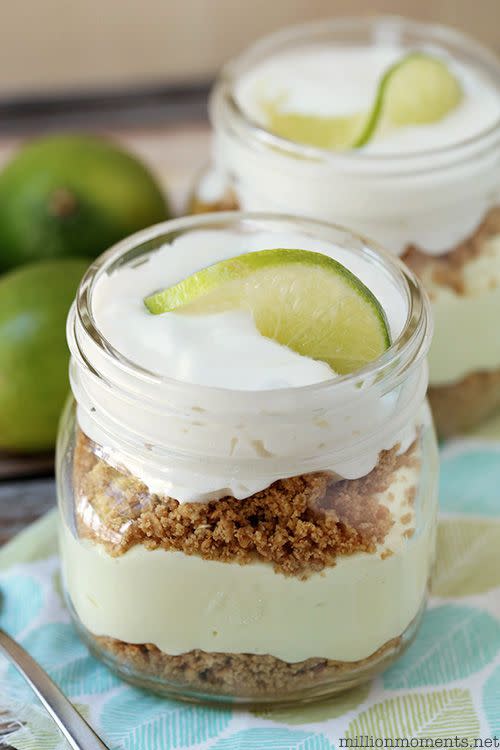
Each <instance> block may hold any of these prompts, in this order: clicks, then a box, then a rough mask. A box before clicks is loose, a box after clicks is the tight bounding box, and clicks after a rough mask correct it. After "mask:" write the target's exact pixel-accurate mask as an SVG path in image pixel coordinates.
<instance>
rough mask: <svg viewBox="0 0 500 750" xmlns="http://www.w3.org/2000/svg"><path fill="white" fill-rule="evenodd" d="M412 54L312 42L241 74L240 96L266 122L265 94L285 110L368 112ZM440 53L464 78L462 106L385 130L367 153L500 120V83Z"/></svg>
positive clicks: (417, 144) (401, 150)
mask: <svg viewBox="0 0 500 750" xmlns="http://www.w3.org/2000/svg"><path fill="white" fill-rule="evenodd" d="M419 51H423V50H419ZM424 51H426V52H430V53H431V54H432V53H433V52H434V51H433V50H424ZM406 54H408V50H405V49H404V48H402V47H400V46H385V45H380V46H379V45H377V46H372V47H340V46H338V47H333V46H332V47H327V46H323V45H319V44H318V45H315V46H312V45H309V46H304V47H301V48H299V49H296V50H293V51H290V52H282V53H279V54H276V55H275V56H273V57H271V58H269V59H268V60H266V61H264V62H262V63H260V64H259V65H257V66H255V67H254V68H253V69H252V70H251V71H249V72H248V73H246V74H245V75H243V76H242V77H241V79H240V80H239V81H238V84H237V87H236V97H237V99H238V102H239V104H240V106H241V107H242V109H243V110H244V111H245V112H246V114H247V115H248V116H250V117H251V118H252V119H254V120H256V121H257V122H259V123H260V124H261V125H264V126H265V125H266V121H265V113H264V112H263V110H262V107H261V102H262V99H265V100H267V101H269V100H271V101H273V100H275V99H276V98H277V97H283V100H284V101H283V107H282V109H283V110H284V111H289V112H296V113H299V114H311V115H317V116H323V117H331V116H334V117H335V116H343V115H351V114H356V113H359V112H366V111H369V110H370V108H371V106H372V104H373V101H374V98H375V94H376V91H377V86H378V83H379V81H380V79H381V77H382V76H383V74H384V73H385V71H386V70H387V69H388V68H389V67H390V66H391V65H393V64H394V63H395V62H397V61H398V60H400V59H402V58H403V57H404V56H405V55H406ZM434 54H435V55H436V56H437V57H440V58H441V59H443V61H444V62H445V63H446V64H447V65H448V66H449V68H450V70H451V71H452V72H453V73H454V75H455V76H456V77H457V79H458V80H459V81H460V83H461V86H462V89H463V94H464V95H463V99H462V101H461V103H460V104H459V106H458V107H457V108H456V109H454V110H453V111H452V112H450V113H449V114H448V115H447V116H446V117H444V118H443V119H441V120H439V121H437V122H433V123H429V124H419V125H415V126H408V127H398V128H394V129H392V130H390V131H388V132H385V133H384V135H383V136H379V137H377V138H375V139H374V140H373V141H372V142H370V143H368V144H367V145H366V146H364V147H363V151H364V152H366V153H373V154H387V155H390V154H408V153H418V152H423V151H427V150H429V149H435V148H443V147H445V146H451V145H453V144H455V143H458V142H460V141H463V140H466V139H468V138H471V137H473V136H475V135H477V134H478V133H480V132H481V131H483V130H486V129H488V128H490V127H491V126H492V125H494V123H495V122H496V121H498V119H499V118H500V93H499V91H498V89H497V88H496V87H495V85H494V84H493V83H492V82H491V81H489V80H488V79H487V78H486V77H485V76H483V75H481V74H480V73H479V72H478V71H476V70H474V69H473V68H472V67H469V66H465V65H463V64H461V63H459V62H458V61H457V60H455V59H449V58H446V56H444V53H443V52H442V51H437V52H435V53H434Z"/></svg>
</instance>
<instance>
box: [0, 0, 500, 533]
mask: <svg viewBox="0 0 500 750" xmlns="http://www.w3.org/2000/svg"><path fill="white" fill-rule="evenodd" d="M0 3H1V5H0V7H1V20H0V483H1V482H2V481H3V482H4V485H3V490H4V491H7V489H6V485H5V482H7V481H12V480H14V479H15V480H16V481H19V480H22V481H23V482H24V485H23V491H22V493H20V494H21V495H22V498H23V502H22V503H17V502H16V503H8V504H7V503H2V502H0V542H1V541H2V539H5V538H7V537H8V536H10V535H11V534H12V533H14V531H16V530H17V526H16V524H24V523H26V522H27V521H28V520H31V518H32V517H33V515H39V514H40V513H41V512H42V511H43V502H42V501H41V499H40V498H41V495H40V493H39V492H38V491H37V492H34V494H33V497H32V502H31V500H30V497H31V496H30V494H29V492H28V489H27V488H28V485H27V484H26V478H27V477H30V476H32V477H33V476H41V475H43V474H51V473H52V471H53V448H54V442H55V434H56V429H57V419H58V416H59V413H60V409H61V407H62V404H63V403H64V400H65V398H66V394H67V390H68V382H67V347H66V342H65V337H64V321H65V318H66V314H67V309H68V307H69V304H70V301H71V300H72V299H73V296H74V293H75V289H76V286H77V284H78V279H79V278H80V276H81V273H82V272H83V269H84V268H85V267H86V266H87V265H88V264H89V262H90V260H91V259H92V258H93V257H95V256H96V255H98V254H99V253H100V252H102V250H104V249H105V248H107V247H108V246H109V245H110V244H113V242H115V241H116V240H117V239H120V238H121V237H123V236H125V235H127V234H130V233H131V232H132V231H135V230H136V229H138V228H140V227H142V226H145V225H148V224H152V223H155V222H156V221H160V220H163V219H165V218H168V217H169V216H171V215H172V214H173V213H180V212H182V211H183V210H184V208H185V206H186V201H187V198H188V196H189V192H190V189H191V187H192V185H193V183H194V180H195V179H196V175H197V173H198V171H199V170H200V168H202V166H203V165H204V164H206V163H207V161H208V160H209V153H210V131H209V126H208V122H207V115H206V102H207V94H208V91H209V88H210V85H211V82H212V81H213V78H214V76H215V75H216V73H217V71H218V69H219V68H220V66H221V65H222V64H223V63H224V62H225V61H226V60H227V59H228V58H230V57H231V56H233V55H236V54H238V53H239V52H240V51H241V50H242V49H243V48H244V47H245V46H247V45H248V44H249V43H250V42H252V41H253V40H255V39H257V38H258V37H260V36H262V35H265V34H268V33H270V32H272V31H274V30H276V29H278V28H280V27H283V26H287V25H290V24H294V23H299V22H302V21H307V20H313V19H320V18H327V17H331V16H339V15H356V14H373V13H395V14H400V15H405V16H409V17H412V18H415V19H419V20H424V21H434V22H438V23H443V24H446V25H449V26H454V27H456V28H458V29H462V30H464V31H466V32H468V33H469V34H471V35H472V36H475V37H476V38H477V39H478V40H480V41H482V42H483V43H484V44H486V45H488V46H490V47H491V48H492V49H494V50H496V51H500V4H499V0H475V2H471V0H385V1H383V0H378V2H373V1H370V0H251V1H250V2H247V3H244V2H242V1H241V0H236V1H235V0H85V2H81V0H78V1H77V0H18V1H17V2H8V0H0ZM75 132H76V133H79V134H82V133H83V134H85V133H93V134H97V135H99V136H101V135H103V136H105V137H107V138H111V144H116V145H117V146H118V147H119V148H120V149H125V154H124V153H123V151H121V152H120V153H119V154H117V153H116V152H115V151H113V149H115V148H116V146H115V145H111V146H102V143H101V145H99V144H95V143H88V142H82V141H81V140H76V141H72V142H70V143H65V142H62V141H58V142H56V144H55V145H54V144H52V145H50V144H47V143H45V144H44V143H43V138H45V136H47V135H48V134H54V135H58V134H59V135H60V134H66V133H75ZM39 137H41V138H42V145H41V146H40V148H38V147H36V149H35V151H33V150H30V148H26V143H28V142H30V141H31V140H32V139H33V138H35V139H37V138H39ZM37 149H38V150H37ZM124 181H126V182H127V184H128V185H129V187H130V196H132V198H133V200H132V201H131V203H130V204H128V205H127V204H126V203H125V202H122V204H121V205H117V199H116V195H117V194H118V193H119V192H120V191H118V190H114V189H113V185H115V186H116V185H118V184H120V185H123V182H124ZM104 184H106V185H107V191H104V190H100V187H101V186H102V185H104ZM98 187H99V189H98ZM98 192H99V193H100V202H99V201H95V200H94V198H95V196H96V195H97V193H98ZM138 204H141V205H143V206H144V207H145V212H144V213H143V215H141V216H139V215H137V216H134V207H135V206H136V205H138ZM111 217H113V221H111ZM110 224H112V226H110ZM104 226H106V227H107V229H106V231H103V229H102V228H103V227H104ZM54 258H55V259H56V260H55V263H56V265H55V266H51V265H50V263H53V262H54ZM65 263H66V264H69V265H66V266H65V265H64V264H65ZM28 302H29V304H28ZM28 322H29V325H28ZM54 332H55V333H54ZM47 487H48V490H47V495H46V502H47V503H52V502H53V491H52V486H51V485H47ZM9 491H10V490H9ZM16 492H17V490H16ZM1 495H2V486H1V485H0V500H1ZM30 503H31V504H30ZM9 514H10V515H9ZM9 519H10V520H9ZM2 524H3V528H2Z"/></svg>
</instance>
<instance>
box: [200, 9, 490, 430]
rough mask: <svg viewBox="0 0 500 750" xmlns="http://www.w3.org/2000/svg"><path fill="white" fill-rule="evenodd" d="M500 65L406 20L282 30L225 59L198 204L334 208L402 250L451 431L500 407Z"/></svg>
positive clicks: (456, 38)
mask: <svg viewBox="0 0 500 750" xmlns="http://www.w3.org/2000/svg"><path fill="white" fill-rule="evenodd" d="M499 82H500V63H499V61H498V58H497V57H496V56H494V55H493V54H492V53H489V52H488V51H487V50H485V49H483V48H481V47H480V46H479V45H477V44H476V43H474V42H473V41H472V40H470V39H468V38H467V37H465V36H463V35H461V34H459V33H458V32H455V31H452V30H450V29H446V28H443V27H438V26H433V25H428V24H420V23H417V22H413V21H409V20H408V21H407V20H404V19H399V18H391V17H387V18H371V19H337V20H333V21H329V22H320V23H315V24H311V25H308V26H303V27H296V28H292V29H287V30H285V31H283V32H280V33H277V34H275V35H273V36H271V37H269V38H267V39H265V40H263V41H261V42H259V43H258V44H256V45H255V46H253V47H251V48H250V49H249V50H247V51H246V52H245V53H244V54H242V55H241V56H240V57H239V58H238V59H236V60H234V61H232V62H231V63H229V64H228V65H227V67H226V68H225V69H224V70H223V71H222V73H221V75H220V77H219V80H218V82H217V84H216V86H215V89H214V92H213V95H212V100H211V120H212V124H213V127H214V158H213V166H212V167H210V168H209V169H208V170H207V171H206V172H205V173H204V174H203V176H202V177H201V179H200V181H199V183H198V185H197V187H196V190H195V194H194V197H193V200H192V204H191V210H192V211H193V212H199V211H203V210H214V209H227V208H238V207H239V208H242V209H245V210H278V211H286V212H289V213H292V214H296V215H305V216H310V217H313V218H316V219H321V220H325V221H332V220H335V221H336V222H339V223H341V224H344V225H346V226H349V227H353V228H355V229H356V230H357V231H359V232H362V233H364V234H366V235H367V236H368V237H373V238H374V239H375V240H377V241H378V242H380V243H382V245H383V246H385V247H386V248H387V249H389V250H390V251H392V252H394V253H395V254H398V255H400V256H402V258H403V259H404V261H405V262H406V263H407V264H408V266H409V267H410V268H412V269H413V270H414V271H415V272H416V273H417V274H418V275H419V276H420V278H421V280H422V281H423V282H424V285H425V287H426V289H427V291H428V293H429V295H430V298H431V301H432V303H433V308H434V316H435V326H436V330H435V337H434V341H433V345H432V348H431V351H430V357H429V361H430V401H431V405H432V407H433V411H434V415H435V420H436V423H437V427H438V432H439V433H440V434H441V435H442V436H447V435H451V434H454V433H457V432H461V431H463V430H466V429H468V428H469V427H471V426H473V425H474V424H476V423H478V422H479V421H481V420H482V419H484V418H485V417H487V416H488V415H490V414H491V413H492V412H494V411H495V410H496V409H497V408H498V407H500V339H499V336H498V326H497V324H496V319H497V316H498V314H499V312H500V287H499V274H500V199H499V195H500V83H499Z"/></svg>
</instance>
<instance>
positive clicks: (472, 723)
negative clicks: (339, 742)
mask: <svg viewBox="0 0 500 750" xmlns="http://www.w3.org/2000/svg"><path fill="white" fill-rule="evenodd" d="M366 735H368V736H370V737H380V738H384V737H390V738H391V739H397V738H398V737H417V738H421V737H431V738H434V739H435V738H437V737H440V738H441V737H452V736H453V737H455V736H457V737H460V738H466V739H469V738H474V737H479V721H478V718H477V716H476V713H475V711H474V706H473V704H472V698H471V695H470V693H469V691H468V690H462V689H459V688H456V689H454V690H441V691H439V692H433V693H421V694H417V695H412V694H411V693H410V694H408V695H404V696H398V697H397V698H390V699H389V700H386V701H383V702H382V703H377V704H376V705H375V706H372V707H371V708H369V709H368V711H364V712H363V713H362V714H360V715H359V716H358V717H357V718H356V719H354V721H352V722H351V724H350V725H349V728H348V730H347V732H346V737H349V738H350V739H355V738H356V737H362V736H366Z"/></svg>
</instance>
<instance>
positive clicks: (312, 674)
mask: <svg viewBox="0 0 500 750" xmlns="http://www.w3.org/2000/svg"><path fill="white" fill-rule="evenodd" d="M85 637H86V639H87V640H88V641H89V645H90V646H91V648H93V649H94V650H95V651H96V652H97V654H98V656H100V657H101V658H102V656H103V655H104V658H105V659H106V660H107V661H108V663H109V662H110V663H111V666H112V667H115V668H118V670H119V671H122V670H123V671H122V674H123V675H124V676H126V677H127V678H128V679H131V680H132V681H134V677H135V678H136V681H137V682H138V684H141V683H142V684H143V685H144V684H145V682H147V680H148V679H149V680H154V681H156V682H158V683H160V684H163V685H164V686H165V687H168V686H169V685H170V686H172V688H174V689H177V690H186V689H187V690H189V691H190V692H199V693H208V694H211V693H213V694H216V695H218V696H227V697H242V698H246V699H265V698H268V699H273V698H274V699H276V698H277V697H279V696H286V695H287V694H290V693H293V692H298V691H304V690H308V689H312V688H315V687H318V686H321V684H328V683H330V684H331V683H335V682H337V681H339V680H340V679H342V678H343V679H348V678H349V676H350V675H352V676H353V677H355V676H356V673H366V676H364V679H367V678H369V677H370V676H371V672H370V670H371V669H373V672H378V671H380V670H381V669H382V668H383V667H384V666H385V663H386V662H387V663H389V662H390V661H392V660H393V659H394V658H395V657H396V656H397V655H398V654H399V652H400V651H401V650H402V648H403V644H404V639H403V636H399V637H397V638H393V639H391V640H390V641H387V643H385V644H384V645H383V646H382V647H381V648H379V649H378V650H377V651H376V652H375V653H374V654H372V655H371V656H369V657H368V658H366V659H362V660H360V661H355V662H343V661H333V660H330V659H320V658H311V659H306V660H305V661H301V662H295V663H289V662H285V661H282V660H281V659H277V658H276V657H274V656H269V655H255V654H224V653H217V652H211V653H207V652H206V651H200V650H199V649H197V650H195V651H190V652H189V653H186V654H180V655H179V656H169V655H168V654H165V653H164V652H163V651H160V650H159V649H158V648H157V647H156V646H153V645H152V644H149V643H147V644H141V645H134V644H130V643H123V642H122V641H117V640H115V639H114V638H107V637H97V636H91V635H90V634H88V633H87V634H85ZM141 678H142V679H141ZM152 686H153V685H152V684H151V685H149V687H152Z"/></svg>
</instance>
